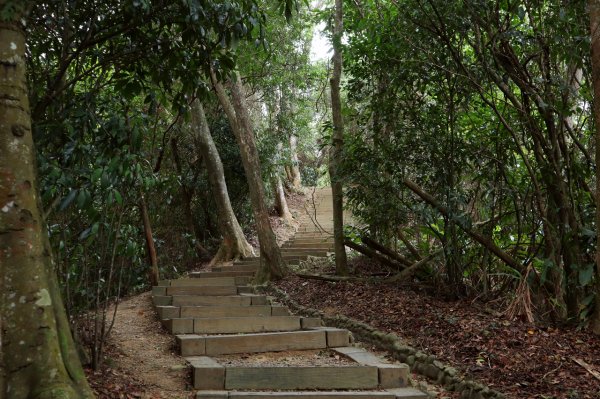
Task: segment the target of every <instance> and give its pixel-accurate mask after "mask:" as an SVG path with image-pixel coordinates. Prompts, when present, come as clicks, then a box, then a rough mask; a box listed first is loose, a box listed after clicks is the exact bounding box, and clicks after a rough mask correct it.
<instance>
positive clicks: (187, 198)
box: [171, 138, 209, 259]
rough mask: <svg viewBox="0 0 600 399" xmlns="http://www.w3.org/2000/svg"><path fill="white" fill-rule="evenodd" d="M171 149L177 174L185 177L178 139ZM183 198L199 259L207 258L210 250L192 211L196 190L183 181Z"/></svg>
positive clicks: (184, 209)
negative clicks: (203, 243)
mask: <svg viewBox="0 0 600 399" xmlns="http://www.w3.org/2000/svg"><path fill="white" fill-rule="evenodd" d="M171 151H172V154H173V160H174V161H175V168H176V170H177V174H178V175H179V176H181V177H183V167H182V165H181V158H180V157H179V150H178V148H177V139H175V138H173V139H171ZM180 191H181V200H182V204H183V213H184V215H185V218H186V219H187V222H188V224H189V229H190V231H191V232H192V233H193V234H194V239H195V240H196V242H195V244H194V249H195V250H196V255H197V256H198V258H199V259H203V258H207V257H208V256H209V253H208V251H207V250H206V248H204V246H203V245H202V241H203V240H202V238H203V236H202V230H201V228H200V225H199V224H198V222H197V220H196V218H195V217H194V212H193V211H192V199H193V195H194V190H193V189H190V188H189V187H186V185H185V184H184V183H183V182H182V183H181V188H180Z"/></svg>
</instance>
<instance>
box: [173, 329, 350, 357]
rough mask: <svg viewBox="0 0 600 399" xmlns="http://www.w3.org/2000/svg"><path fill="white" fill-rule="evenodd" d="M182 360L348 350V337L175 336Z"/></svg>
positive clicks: (309, 333)
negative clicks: (329, 349) (318, 350)
mask: <svg viewBox="0 0 600 399" xmlns="http://www.w3.org/2000/svg"><path fill="white" fill-rule="evenodd" d="M176 337H177V343H178V344H179V348H180V349H181V355H182V356H204V355H208V356H214V355H226V354H232V353H258V352H279V351H287V350H303V349H324V348H327V347H331V348H334V347H340V346H348V343H349V340H350V339H349V333H348V331H347V330H341V329H337V328H326V327H321V328H316V329H311V330H306V331H291V332H276V333H259V334H241V335H216V336H215V335H212V336H200V335H195V334H190V335H177V336H176Z"/></svg>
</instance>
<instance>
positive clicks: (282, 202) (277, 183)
mask: <svg viewBox="0 0 600 399" xmlns="http://www.w3.org/2000/svg"><path fill="white" fill-rule="evenodd" d="M282 152H283V143H281V142H279V143H277V152H276V154H275V161H274V162H273V163H274V165H275V176H274V177H273V178H272V179H271V185H272V186H273V195H274V196H275V210H276V211H277V216H279V217H280V218H282V219H283V220H284V221H285V222H286V223H290V222H291V221H292V219H293V216H292V214H291V213H290V209H289V208H288V204H287V200H286V199H285V191H284V190H283V183H282V182H281V177H280V175H279V172H280V170H281V167H280V166H279V165H280V162H281V153H282Z"/></svg>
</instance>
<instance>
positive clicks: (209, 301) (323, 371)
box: [152, 189, 427, 399]
mask: <svg viewBox="0 0 600 399" xmlns="http://www.w3.org/2000/svg"><path fill="white" fill-rule="evenodd" d="M330 204H331V192H330V190H329V189H320V190H319V189H318V190H315V195H314V201H313V200H312V198H311V199H309V201H308V202H307V206H306V209H305V212H303V214H302V215H301V216H300V221H301V225H300V228H299V229H298V231H297V233H296V235H295V236H294V237H293V238H292V239H290V240H289V241H288V242H286V243H284V244H283V245H282V247H281V248H282V252H283V255H284V258H285V259H286V261H287V262H288V263H290V264H297V263H298V262H300V261H301V260H305V259H307V258H308V257H309V256H316V257H321V256H326V255H327V254H328V253H329V252H330V251H332V248H333V239H332V237H331V225H332V223H331V205H330ZM259 265H260V259H259V258H249V259H244V260H242V261H240V262H235V263H234V264H233V266H223V267H213V269H212V271H211V272H197V273H192V274H191V275H190V277H189V278H183V279H178V280H165V281H161V282H160V283H159V286H157V287H153V290H152V294H153V301H154V304H155V306H156V310H157V313H158V316H159V318H160V319H161V320H162V323H163V325H164V326H165V328H167V329H168V330H169V331H170V332H171V333H172V334H175V336H176V339H177V344H178V346H179V349H180V353H181V355H182V356H184V357H185V358H186V360H187V361H188V363H189V364H190V367H191V369H192V384H193V388H194V389H195V390H197V392H196V398H197V399H245V398H248V399H370V398H378V399H395V398H404V399H417V398H419V399H420V398H426V397H427V395H426V394H424V393H422V392H420V391H418V390H416V389H412V388H410V387H409V378H408V376H409V369H408V366H407V365H405V364H393V363H389V362H387V361H385V360H384V359H381V358H379V357H377V356H375V355H374V354H372V353H370V352H368V351H366V350H364V349H362V348H359V347H354V346H351V344H350V333H349V331H347V330H345V329H339V328H331V327H325V326H323V323H322V321H321V320H320V319H318V318H311V317H301V316H295V315H292V314H291V313H290V311H289V309H288V308H287V307H284V306H281V305H278V304H275V303H273V302H272V300H271V299H270V298H268V297H267V296H265V295H257V294H254V293H253V292H254V291H253V289H252V286H251V285H250V283H251V280H252V276H253V275H254V272H255V271H256V270H257V269H258V267H259ZM290 351H291V352H290ZM271 352H284V354H285V353H288V352H289V353H293V358H294V361H293V362H292V363H291V364H290V362H288V361H286V362H275V363H274V362H272V361H270V362H269V361H267V362H266V363H265V362H263V363H261V360H260V359H262V358H260V357H259V358H258V362H257V361H256V359H254V357H256V356H266V355H268V354H269V353H271ZM235 354H239V355H238V356H236V355H235ZM229 355H234V356H235V359H236V361H235V362H232V361H229V360H223V356H229ZM253 356H254V357H253ZM319 356H320V357H321V358H323V357H326V358H327V362H324V363H323V362H321V361H320V360H319ZM248 359H250V361H249V360H248ZM253 359H254V361H252V360H253ZM332 359H333V362H332ZM336 359H340V360H339V361H338V360H336ZM321 363H323V364H321Z"/></svg>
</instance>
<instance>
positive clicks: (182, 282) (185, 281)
mask: <svg viewBox="0 0 600 399" xmlns="http://www.w3.org/2000/svg"><path fill="white" fill-rule="evenodd" d="M190 285H193V286H199V285H202V286H211V287H215V286H226V285H235V277H231V276H228V277H217V276H211V277H210V278H206V279H203V280H202V281H200V280H197V279H191V278H180V279H176V280H161V281H159V282H158V286H160V287H187V286H190Z"/></svg>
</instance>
